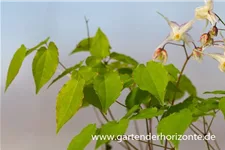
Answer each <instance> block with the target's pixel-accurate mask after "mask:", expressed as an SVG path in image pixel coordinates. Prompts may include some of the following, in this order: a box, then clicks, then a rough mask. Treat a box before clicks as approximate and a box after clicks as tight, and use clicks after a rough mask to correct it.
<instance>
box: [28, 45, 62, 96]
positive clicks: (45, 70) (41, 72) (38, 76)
mask: <svg viewBox="0 0 225 150" xmlns="http://www.w3.org/2000/svg"><path fill="white" fill-rule="evenodd" d="M58 55H59V53H58V48H57V47H56V45H55V44H54V43H53V42H50V43H49V45H48V49H46V48H45V47H41V48H40V49H39V50H38V51H37V53H36V55H35V57H34V60H33V64H32V71H33V76H34V81H35V85H36V94H37V93H38V92H39V90H40V89H41V88H42V87H43V86H44V85H45V84H46V83H47V82H48V81H49V80H50V79H51V77H52V76H53V75H54V73H55V71H56V69H57V66H58V62H59V58H58Z"/></svg>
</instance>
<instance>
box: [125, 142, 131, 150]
mask: <svg viewBox="0 0 225 150" xmlns="http://www.w3.org/2000/svg"><path fill="white" fill-rule="evenodd" d="M124 143H125V144H126V146H127V147H126V148H127V149H128V150H131V148H130V146H129V145H128V144H127V142H126V141H124Z"/></svg>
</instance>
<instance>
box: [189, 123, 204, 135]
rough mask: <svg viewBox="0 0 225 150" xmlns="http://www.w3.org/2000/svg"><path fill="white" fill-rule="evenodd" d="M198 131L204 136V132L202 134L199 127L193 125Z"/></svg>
mask: <svg viewBox="0 0 225 150" xmlns="http://www.w3.org/2000/svg"><path fill="white" fill-rule="evenodd" d="M191 125H192V126H193V127H194V128H195V129H196V130H198V131H199V132H200V133H201V134H203V135H204V132H202V131H201V130H200V129H199V128H198V127H196V126H195V125H194V124H191Z"/></svg>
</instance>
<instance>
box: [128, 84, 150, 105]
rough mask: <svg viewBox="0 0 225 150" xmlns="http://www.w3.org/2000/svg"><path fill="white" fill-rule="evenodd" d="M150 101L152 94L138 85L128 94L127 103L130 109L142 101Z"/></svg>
mask: <svg viewBox="0 0 225 150" xmlns="http://www.w3.org/2000/svg"><path fill="white" fill-rule="evenodd" d="M149 101H150V94H149V92H147V91H143V90H141V89H139V88H138V87H136V88H134V89H133V90H132V91H131V92H130V93H129V94H128V96H127V98H126V100H125V104H126V106H127V108H128V109H130V108H132V107H133V106H134V105H140V104H142V103H147V102H149Z"/></svg>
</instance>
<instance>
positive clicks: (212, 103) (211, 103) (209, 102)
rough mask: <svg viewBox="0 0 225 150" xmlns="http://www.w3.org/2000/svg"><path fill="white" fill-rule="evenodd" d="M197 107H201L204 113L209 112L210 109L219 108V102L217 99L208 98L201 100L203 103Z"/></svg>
mask: <svg viewBox="0 0 225 150" xmlns="http://www.w3.org/2000/svg"><path fill="white" fill-rule="evenodd" d="M196 108H197V109H199V110H200V111H202V112H204V113H208V112H209V111H213V110H216V109H218V108H219V103H218V102H217V99H211V98H210V99H206V100H203V101H201V103H199V104H198V105H197V106H196Z"/></svg>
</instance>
